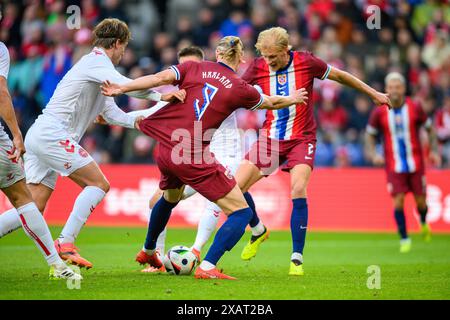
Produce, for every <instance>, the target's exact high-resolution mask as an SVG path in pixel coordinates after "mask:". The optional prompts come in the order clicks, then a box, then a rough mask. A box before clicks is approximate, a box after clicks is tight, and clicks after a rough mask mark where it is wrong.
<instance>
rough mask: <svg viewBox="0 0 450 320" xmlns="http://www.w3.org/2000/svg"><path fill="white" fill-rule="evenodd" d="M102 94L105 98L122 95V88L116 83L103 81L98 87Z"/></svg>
mask: <svg viewBox="0 0 450 320" xmlns="http://www.w3.org/2000/svg"><path fill="white" fill-rule="evenodd" d="M100 88H101V90H102V94H103V95H105V96H107V97H117V96H120V95H121V94H123V91H122V88H121V87H120V85H118V84H116V83H112V82H109V80H106V81H103V83H102V85H101V86H100Z"/></svg>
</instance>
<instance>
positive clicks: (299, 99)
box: [291, 88, 308, 104]
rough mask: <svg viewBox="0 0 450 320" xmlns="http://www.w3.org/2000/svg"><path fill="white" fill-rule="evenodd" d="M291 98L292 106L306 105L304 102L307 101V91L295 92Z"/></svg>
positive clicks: (302, 89) (303, 89)
mask: <svg viewBox="0 0 450 320" xmlns="http://www.w3.org/2000/svg"><path fill="white" fill-rule="evenodd" d="M291 97H292V99H294V104H302V103H304V104H306V100H308V91H306V89H305V88H301V89H299V90H295V91H294V93H293V94H292V95H291Z"/></svg>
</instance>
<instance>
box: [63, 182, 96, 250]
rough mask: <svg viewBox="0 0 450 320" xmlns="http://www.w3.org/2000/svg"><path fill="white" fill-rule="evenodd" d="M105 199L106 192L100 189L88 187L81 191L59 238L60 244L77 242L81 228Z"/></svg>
mask: <svg viewBox="0 0 450 320" xmlns="http://www.w3.org/2000/svg"><path fill="white" fill-rule="evenodd" d="M104 197H105V191H103V190H102V189H100V188H98V187H94V186H87V187H85V188H84V189H83V191H81V193H80V194H79V195H78V197H77V199H76V200H75V203H74V205H73V209H72V212H71V213H70V216H69V219H68V220H67V222H66V225H65V226H64V228H63V230H62V231H61V235H60V236H59V238H58V240H59V242H60V243H73V242H75V239H76V238H77V236H78V234H79V233H80V231H81V228H82V227H83V225H84V224H85V223H86V221H87V219H88V218H89V216H90V215H91V213H92V211H94V209H95V207H96V206H97V205H98V204H99V203H100V201H102V199H103V198H104Z"/></svg>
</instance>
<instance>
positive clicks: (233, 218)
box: [204, 208, 252, 265]
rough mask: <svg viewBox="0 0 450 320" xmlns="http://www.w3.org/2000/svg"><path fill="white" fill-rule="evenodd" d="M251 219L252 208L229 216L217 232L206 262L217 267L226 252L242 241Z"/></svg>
mask: <svg viewBox="0 0 450 320" xmlns="http://www.w3.org/2000/svg"><path fill="white" fill-rule="evenodd" d="M251 217H252V210H251V209H250V208H245V209H241V210H237V211H235V212H233V213H232V214H231V215H229V216H228V219H227V220H226V221H225V223H224V224H223V225H222V227H220V229H219V230H218V231H217V234H216V236H215V238H214V242H213V243H212V245H211V247H210V248H209V250H208V253H207V254H206V257H205V259H204V260H205V261H208V262H210V263H212V264H214V265H216V264H217V261H219V259H220V258H221V257H222V256H223V255H224V253H225V251H230V250H231V249H232V248H233V247H234V246H235V245H236V243H237V242H238V241H239V239H241V237H242V235H243V234H244V232H245V227H246V226H247V224H248V222H249V221H250V219H251Z"/></svg>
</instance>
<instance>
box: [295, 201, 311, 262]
mask: <svg viewBox="0 0 450 320" xmlns="http://www.w3.org/2000/svg"><path fill="white" fill-rule="evenodd" d="M307 226H308V204H307V202H306V198H297V199H292V215H291V235H292V252H298V253H300V254H302V255H303V248H304V247H305V238H306V229H307Z"/></svg>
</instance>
